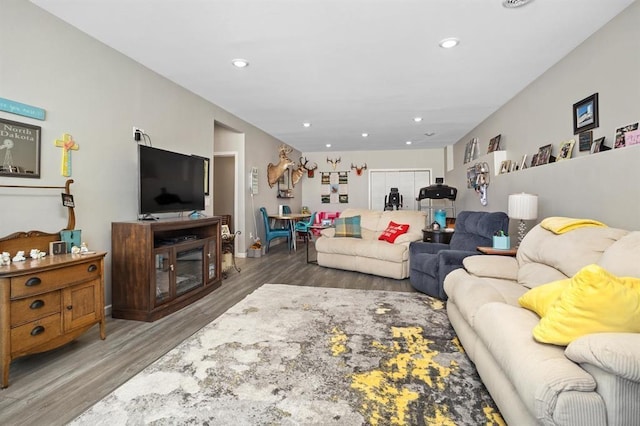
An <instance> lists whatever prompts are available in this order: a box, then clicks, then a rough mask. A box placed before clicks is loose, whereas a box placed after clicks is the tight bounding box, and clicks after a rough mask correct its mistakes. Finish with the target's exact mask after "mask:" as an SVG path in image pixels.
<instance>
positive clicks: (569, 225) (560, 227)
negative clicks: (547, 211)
mask: <svg viewBox="0 0 640 426" xmlns="http://www.w3.org/2000/svg"><path fill="white" fill-rule="evenodd" d="M540 226H541V227H543V228H544V229H546V230H547V231H551V232H553V233H554V234H564V233H565V232H569V231H573V230H574V229H578V228H582V227H585V226H605V227H606V226H607V225H605V224H604V223H602V222H598V221H597V220H593V219H573V218H571V217H557V216H556V217H548V218H546V219H544V220H543V221H542V222H540Z"/></svg>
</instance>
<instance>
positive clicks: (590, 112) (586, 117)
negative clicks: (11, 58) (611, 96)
mask: <svg viewBox="0 0 640 426" xmlns="http://www.w3.org/2000/svg"><path fill="white" fill-rule="evenodd" d="M598 126H599V124H598V94H597V93H594V94H593V95H591V96H587V97H586V98H584V99H583V100H581V101H578V102H576V103H575V104H573V134H574V135H577V134H578V133H582V132H585V131H587V130H591V129H595V128H596V127H598Z"/></svg>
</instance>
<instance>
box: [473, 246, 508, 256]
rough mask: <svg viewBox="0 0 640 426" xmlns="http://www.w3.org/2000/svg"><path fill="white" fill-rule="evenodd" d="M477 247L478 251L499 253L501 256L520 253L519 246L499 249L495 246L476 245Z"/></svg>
mask: <svg viewBox="0 0 640 426" xmlns="http://www.w3.org/2000/svg"><path fill="white" fill-rule="evenodd" d="M476 249H478V251H479V252H480V253H482V254H497V255H500V256H515V255H516V254H518V249H517V248H510V249H497V248H493V247H476Z"/></svg>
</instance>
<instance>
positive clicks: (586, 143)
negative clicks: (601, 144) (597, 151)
mask: <svg viewBox="0 0 640 426" xmlns="http://www.w3.org/2000/svg"><path fill="white" fill-rule="evenodd" d="M592 143H593V130H589V131H588V132H582V133H580V134H579V135H578V149H579V150H580V152H582V151H589V150H590V149H591V144H592Z"/></svg>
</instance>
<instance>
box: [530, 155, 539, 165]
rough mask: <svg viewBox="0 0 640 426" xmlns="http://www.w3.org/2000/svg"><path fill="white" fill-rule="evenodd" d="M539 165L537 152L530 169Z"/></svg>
mask: <svg viewBox="0 0 640 426" xmlns="http://www.w3.org/2000/svg"><path fill="white" fill-rule="evenodd" d="M537 165H538V153H537V152H536V153H535V154H533V155H532V156H531V165H530V166H529V167H535V166H537Z"/></svg>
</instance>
